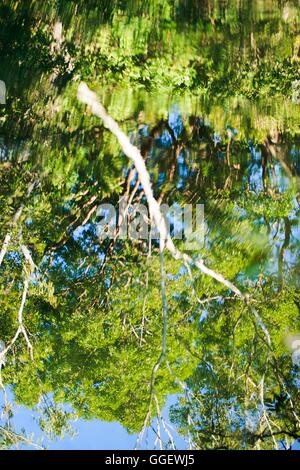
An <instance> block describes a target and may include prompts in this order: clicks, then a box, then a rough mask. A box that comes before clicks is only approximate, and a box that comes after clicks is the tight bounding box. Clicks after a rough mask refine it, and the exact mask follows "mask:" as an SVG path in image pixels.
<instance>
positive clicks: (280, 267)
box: [278, 217, 292, 284]
mask: <svg viewBox="0 0 300 470" xmlns="http://www.w3.org/2000/svg"><path fill="white" fill-rule="evenodd" d="M291 233H292V224H291V221H290V220H289V218H288V217H285V218H284V242H283V244H282V247H281V249H280V251H279V255H278V277H279V281H280V283H281V284H283V261H284V254H285V251H286V249H287V247H288V246H289V244H290V239H291Z"/></svg>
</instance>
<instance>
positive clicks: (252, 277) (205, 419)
mask: <svg viewBox="0 0 300 470" xmlns="http://www.w3.org/2000/svg"><path fill="white" fill-rule="evenodd" d="M299 20H300V10H299V5H298V2H296V1H294V2H293V1H288V2H286V1H284V2H283V1H282V2H281V1H275V0H266V1H264V2H261V1H248V0H242V1H236V0H232V1H225V2H224V1H222V2H221V1H217V0H203V1H192V0H176V1H174V2H171V1H169V0H145V1H143V2H138V1H134V0H128V1H116V2H108V1H104V0H103V1H91V0H90V1H72V2H71V1H66V0H64V1H53V2H40V1H35V0H30V1H27V2H22V1H9V0H4V1H3V2H2V4H1V6H0V63H1V66H0V67H1V68H0V79H1V80H4V81H5V83H6V87H7V103H6V105H5V106H1V107H0V123H1V129H0V213H1V216H0V233H1V237H0V250H1V249H3V246H4V245H3V241H4V239H5V236H6V235H7V234H10V236H11V240H10V243H9V246H8V249H7V252H6V253H5V256H4V259H3V262H2V263H0V340H2V341H4V343H5V344H6V345H8V344H9V343H10V341H11V340H12V338H13V337H14V334H15V332H16V330H17V328H18V310H19V308H20V305H21V299H22V293H24V284H25V283H26V281H28V282H29V289H28V294H27V298H26V303H25V306H24V310H23V321H24V325H25V327H26V331H28V334H29V339H30V342H31V343H32V345H33V351H34V359H33V360H31V359H30V355H29V354H28V351H27V347H26V346H28V344H27V345H26V338H25V337H24V335H20V336H19V337H18V339H17V341H16V342H15V343H14V345H13V347H12V348H11V349H10V350H9V352H8V353H7V355H6V358H5V359H6V364H5V367H4V368H3V369H2V380H3V384H4V385H5V386H7V387H10V388H11V390H12V392H13V395H14V400H15V401H16V402H17V403H19V404H23V405H25V406H27V407H29V408H32V409H37V410H38V412H39V414H40V426H41V429H42V430H43V432H44V433H45V434H47V435H49V436H50V437H51V438H54V437H55V436H61V437H62V436H63V435H64V433H65V432H69V431H70V429H69V421H70V420H72V419H74V418H75V417H76V418H83V419H87V420H89V419H92V418H97V419H101V420H105V421H118V422H120V423H121V424H122V425H123V426H125V427H126V429H127V430H128V431H129V432H132V433H133V432H134V433H138V432H139V431H140V430H141V429H142V428H143V424H144V421H145V417H146V415H147V411H148V408H149V397H150V396H151V374H152V371H153V367H154V366H155V364H156V363H157V360H158V358H159V356H160V353H161V343H162V324H163V321H162V295H161V287H160V282H159V279H160V261H159V255H158V246H157V243H156V242H154V243H153V246H152V251H151V256H149V246H148V243H146V242H144V241H136V240H126V241H123V240H118V239H116V240H114V241H113V242H109V241H108V240H106V241H102V242H101V241H100V240H99V238H98V236H97V230H96V228H97V221H98V219H97V212H96V211H97V206H98V205H99V204H100V203H102V202H110V203H114V204H117V203H118V201H119V198H120V196H122V195H123V196H124V195H129V194H131V195H132V198H133V202H138V201H142V202H145V203H146V201H145V197H144V195H143V192H142V189H141V187H140V186H136V175H135V172H134V169H133V168H132V167H131V166H130V164H129V163H128V161H127V159H126V158H125V157H124V155H123V154H122V153H121V151H120V149H119V146H118V144H117V142H116V140H115V138H114V137H113V136H112V135H111V134H110V133H109V132H108V131H107V130H105V129H104V127H103V126H102V123H101V122H99V120H98V119H96V118H95V117H93V116H92V115H91V113H90V112H89V111H88V110H86V109H84V107H83V106H81V105H80V104H79V103H78V102H77V99H76V91H77V87H78V83H79V82H80V81H81V80H85V81H86V82H88V83H89V85H90V86H91V87H92V88H93V89H95V90H96V91H97V92H98V94H99V96H100V97H101V100H102V101H103V102H104V104H105V105H106V107H107V109H108V111H109V113H110V114H111V115H112V116H113V117H115V118H116V119H117V120H118V122H119V123H120V125H121V127H122V128H123V129H124V130H125V131H126V132H127V133H128V134H129V135H130V137H131V139H132V142H133V143H134V144H135V145H137V146H138V147H139V148H140V149H141V153H142V155H143V157H144V158H145V160H146V163H147V167H148V170H149V173H150V175H151V179H152V183H153V191H154V194H155V197H156V198H157V199H158V200H159V201H160V202H166V203H169V204H172V203H176V204H178V205H180V206H184V205H185V204H187V203H193V204H196V203H203V204H204V207H205V223H206V232H205V243H204V244H203V245H202V246H199V249H198V250H194V251H193V252H192V253H191V255H192V256H193V257H194V258H197V257H201V258H202V259H204V261H205V263H206V264H207V266H209V267H210V268H212V269H214V270H216V271H218V272H220V273H221V274H223V276H225V278H227V279H229V280H231V281H232V282H234V283H235V284H236V285H237V286H238V287H239V288H240V289H241V290H242V291H243V292H245V293H247V294H248V295H249V298H250V305H248V304H246V303H245V302H243V301H241V300H240V299H238V298H236V297H235V296H234V295H233V294H232V293H231V292H230V291H229V290H227V289H226V288H225V287H224V286H223V285H222V284H218V283H217V282H216V281H214V280H213V279H212V278H210V277H207V276H205V275H203V274H200V273H199V272H198V271H197V270H194V271H193V272H192V279H191V276H190V273H189V272H188V271H187V269H186V267H184V266H183V265H182V263H181V262H179V261H176V260H174V259H173V258H172V257H171V256H170V255H167V254H166V255H165V267H166V272H167V285H166V291H167V292H166V294H167V304H168V334H167V353H166V357H165V358H164V360H163V362H162V364H161V365H160V367H159V370H158V371H157V374H156V377H155V397H156V398H157V403H158V405H159V407H160V408H162V407H163V406H164V405H165V403H166V401H167V397H168V396H169V395H170V394H177V396H178V400H177V404H176V405H174V406H173V407H172V411H171V419H172V421H173V423H175V424H176V426H177V427H178V430H179V432H180V433H181V434H182V436H184V437H185V438H187V440H190V442H191V445H192V446H193V447H195V448H238V449H241V448H250V449H253V448H271V447H276V445H277V444H278V445H281V444H280V442H281V443H282V445H283V444H284V445H285V446H287V447H288V446H290V445H292V443H293V441H294V440H295V439H297V438H298V439H299V434H300V428H299V415H300V400H299V391H298V387H299V365H297V364H295V363H293V361H292V358H291V351H289V349H288V347H287V345H286V344H285V338H286V337H287V336H288V335H290V334H294V333H297V332H298V331H299V330H300V324H299V323H300V317H299V302H300V299H299V279H298V276H297V273H298V272H299V257H298V254H299V179H298V175H299V170H300V161H299V158H300V137H299V133H300V132H299V131H300V128H299V117H300V113H299V104H297V99H298V98H297V96H298V95H297V93H298V91H299V90H298V85H297V80H298V79H299V67H300V65H299V60H300V57H299V50H300V36H299ZM29 188H30V189H29ZM16 214H18V217H17V218H16ZM24 245H25V247H26V248H27V250H28V251H29V253H30V255H31V257H32V260H33V262H34V265H35V266H33V265H32V263H31V262H30V260H28V258H26V256H25V255H24V249H23V251H22V246H24ZM177 245H178V247H179V248H182V249H183V250H184V243H183V242H177ZM25 253H26V251H25ZM253 306H254V307H255V309H256V310H255V311H256V312H257V317H256V316H255V314H253ZM262 323H263V325H264V326H263V327H262ZM264 328H267V330H268V333H269V335H270V345H269V344H268V342H267V341H266V334H265V331H264ZM152 398H153V397H152ZM152 402H153V403H152ZM152 402H151V404H152V406H151V410H150V417H151V418H154V417H155V416H156V415H157V414H158V410H157V407H156V406H155V404H154V400H152ZM66 405H71V408H72V411H66ZM11 414H12V410H11V408H10V406H8V405H6V407H4V410H3V415H2V418H3V419H2V421H3V423H2V424H3V428H0V436H1V445H2V447H8V446H12V445H16V443H17V442H18V441H20V442H22V439H23V442H24V439H25V438H24V436H17V435H15V434H13V433H12V424H11V417H12V416H11ZM153 422H154V421H153ZM147 424H150V423H147ZM166 437H167V438H166V440H167V441H169V438H168V436H166ZM165 445H166V446H167V447H168V446H170V445H171V443H170V441H169V442H166V443H165Z"/></svg>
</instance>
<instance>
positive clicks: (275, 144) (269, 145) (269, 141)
mask: <svg viewBox="0 0 300 470" xmlns="http://www.w3.org/2000/svg"><path fill="white" fill-rule="evenodd" d="M280 138H281V136H280V134H278V135H276V136H275V138H274V137H272V138H271V137H267V138H266V139H265V141H264V144H263V147H265V148H266V150H267V151H268V153H269V154H270V155H271V156H272V157H273V158H275V159H276V160H278V161H279V163H280V164H281V166H282V168H283V169H284V171H285V172H286V174H287V175H288V176H289V177H290V178H293V176H294V171H293V169H291V168H290V166H289V164H288V163H287V162H286V161H285V156H286V152H285V151H284V148H283V147H282V145H279V143H280Z"/></svg>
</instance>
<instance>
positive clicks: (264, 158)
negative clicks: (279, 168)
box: [261, 145, 268, 192]
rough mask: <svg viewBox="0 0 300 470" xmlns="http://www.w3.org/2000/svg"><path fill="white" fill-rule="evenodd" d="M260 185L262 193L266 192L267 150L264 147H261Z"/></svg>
mask: <svg viewBox="0 0 300 470" xmlns="http://www.w3.org/2000/svg"><path fill="white" fill-rule="evenodd" d="M261 153H262V184H263V188H264V191H265V192H267V169H268V150H267V148H266V146H265V145H263V146H262V149H261Z"/></svg>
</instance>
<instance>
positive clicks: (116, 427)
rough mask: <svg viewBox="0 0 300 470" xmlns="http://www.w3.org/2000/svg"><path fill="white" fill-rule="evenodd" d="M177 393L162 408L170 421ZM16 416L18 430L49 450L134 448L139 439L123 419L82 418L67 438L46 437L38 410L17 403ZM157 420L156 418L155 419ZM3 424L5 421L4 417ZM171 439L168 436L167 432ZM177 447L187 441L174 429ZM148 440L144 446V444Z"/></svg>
mask: <svg viewBox="0 0 300 470" xmlns="http://www.w3.org/2000/svg"><path fill="white" fill-rule="evenodd" d="M8 398H9V402H12V403H13V396H12V394H11V393H10V391H8ZM176 399H177V398H176V396H175V395H173V396H170V397H169V398H168V401H167V405H166V407H165V408H164V410H163V411H162V416H163V417H164V419H165V420H166V421H167V422H169V419H168V410H169V408H170V406H172V405H174V404H175V403H176ZM2 406H3V394H2V393H1V397H0V408H1V409H2ZM13 412H14V417H13V419H12V421H11V422H12V425H13V428H14V431H15V432H20V431H21V430H22V429H24V430H25V431H26V435H32V441H33V442H36V443H38V444H39V445H42V446H43V447H46V448H47V449H49V450H80V449H82V450H116V449H118V450H131V449H134V448H135V446H136V442H137V437H138V435H137V434H129V433H128V432H127V431H126V429H125V428H124V427H123V426H122V425H121V424H119V423H117V422H113V423H106V422H104V421H100V420H97V419H93V420H90V421H86V420H84V419H79V420H77V421H74V422H72V423H71V424H72V427H73V429H74V431H75V435H74V436H70V435H66V436H65V437H64V438H63V439H56V440H52V441H51V440H49V439H47V438H45V436H44V434H43V432H42V431H41V429H40V427H39V425H38V418H39V415H38V413H37V412H36V411H34V410H30V409H28V408H25V407H24V406H21V405H17V404H15V403H14V404H13ZM154 424H155V422H154ZM0 425H3V422H1V419H0ZM145 437H147V440H148V443H149V445H148V448H150V449H151V448H153V445H154V442H155V434H154V433H153V432H152V431H151V430H148V435H147V436H146V435H145ZM162 437H164V438H165V441H167V436H163V434H162ZM172 437H173V439H174V442H175V445H176V448H177V449H185V448H186V445H187V444H186V442H185V441H184V440H183V439H181V438H180V436H178V434H177V433H175V432H172ZM144 444H145V443H143V445H142V446H141V448H143V447H144ZM19 448H20V449H27V448H28V449H29V448H30V449H32V447H29V446H27V445H26V446H25V445H22V446H20V447H19Z"/></svg>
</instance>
